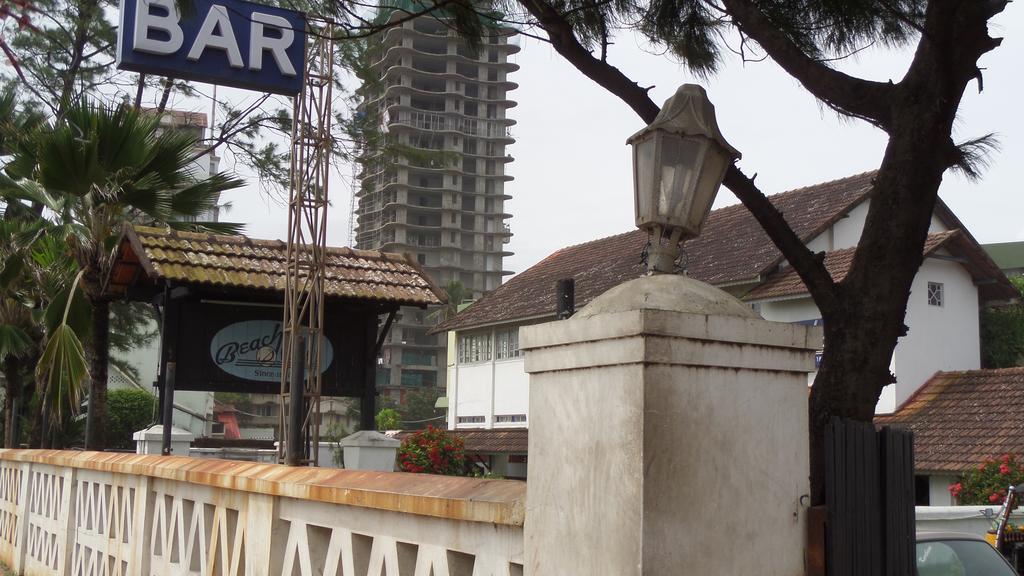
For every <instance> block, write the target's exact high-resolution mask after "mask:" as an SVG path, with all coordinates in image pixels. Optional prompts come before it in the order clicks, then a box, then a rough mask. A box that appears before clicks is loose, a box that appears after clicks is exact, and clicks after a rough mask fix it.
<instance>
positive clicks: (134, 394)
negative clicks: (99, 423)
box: [106, 388, 156, 450]
mask: <svg viewBox="0 0 1024 576" xmlns="http://www.w3.org/2000/svg"><path fill="white" fill-rule="evenodd" d="M155 408H156V397H155V396H153V395H152V394H150V393H149V392H145V391H143V390H137V389H134V388H127V389H122V390H111V391H110V392H108V393H107V429H106V439H107V448H112V449H115V450H118V449H122V450H130V449H133V448H135V442H134V441H133V440H132V434H134V433H135V432H137V431H139V430H142V429H143V428H146V427H147V426H149V425H150V423H152V422H153V414H154V409H155Z"/></svg>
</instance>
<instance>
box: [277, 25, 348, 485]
mask: <svg viewBox="0 0 1024 576" xmlns="http://www.w3.org/2000/svg"><path fill="white" fill-rule="evenodd" d="M309 27H310V31H309V40H308V41H307V45H306V67H305V70H304V75H305V81H304V84H303V88H302V92H301V93H300V94H299V95H298V96H297V97H296V98H295V100H294V108H293V110H294V112H293V122H294V123H293V126H292V148H291V152H292V162H291V188H290V190H289V200H288V208H289V210H288V248H287V270H286V271H285V301H284V319H283V323H282V326H283V331H284V340H283V342H282V358H281V395H280V399H279V400H280V405H281V410H280V414H281V418H280V430H281V436H280V438H279V440H280V442H279V443H278V458H279V459H280V460H281V461H283V462H286V463H288V464H291V465H300V464H312V465H314V466H316V465H318V462H317V452H318V450H317V447H318V446H319V441H320V419H319V413H320V381H321V374H320V372H321V371H320V365H321V363H320V358H321V354H322V352H323V351H322V349H321V347H322V338H321V335H322V334H323V322H324V274H325V265H326V262H325V256H326V249H327V206H328V179H329V177H330V155H331V147H332V146H331V101H332V88H333V84H334V38H333V32H334V29H333V25H332V23H330V22H325V21H312V22H310V25H309ZM303 375H305V377H304V378H303ZM295 386H298V387H300V388H301V392H300V389H299V388H294V387H295ZM299 414H301V418H300V417H299ZM299 445H302V446H304V447H305V449H300V448H299ZM310 447H312V449H310Z"/></svg>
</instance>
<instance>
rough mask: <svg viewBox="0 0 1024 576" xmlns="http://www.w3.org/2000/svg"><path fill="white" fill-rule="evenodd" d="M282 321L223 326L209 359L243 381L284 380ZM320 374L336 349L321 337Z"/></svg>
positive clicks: (211, 347) (332, 357) (212, 342)
mask: <svg viewBox="0 0 1024 576" xmlns="http://www.w3.org/2000/svg"><path fill="white" fill-rule="evenodd" d="M282 338H283V334H282V332H281V321H280V320H245V321H242V322H235V323H234V324H228V325H227V326H225V327H223V328H221V329H220V330H219V331H217V333H216V334H215V335H214V337H213V339H212V340H211V341H210V359H212V360H213V363H214V364H216V365H217V367H218V368H220V369H221V370H223V371H225V372H227V373H228V374H231V375H232V376H235V377H236V378H241V379H243V380H257V381H261V382H280V381H281V340H282ZM320 343H321V348H320V356H321V357H320V373H321V374H322V373H323V372H324V371H326V370H327V367H328V366H330V365H331V360H333V359H334V348H333V347H332V346H331V342H330V340H328V339H326V338H324V337H323V336H320Z"/></svg>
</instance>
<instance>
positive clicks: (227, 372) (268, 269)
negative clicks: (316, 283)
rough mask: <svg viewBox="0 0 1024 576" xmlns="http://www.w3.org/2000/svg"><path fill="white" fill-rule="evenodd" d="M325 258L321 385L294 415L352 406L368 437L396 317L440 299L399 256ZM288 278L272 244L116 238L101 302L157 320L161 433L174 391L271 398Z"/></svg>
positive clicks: (142, 235) (178, 236) (181, 235)
mask: <svg viewBox="0 0 1024 576" xmlns="http://www.w3.org/2000/svg"><path fill="white" fill-rule="evenodd" d="M324 256H325V260H326V262H325V278H324V300H325V310H324V318H325V321H324V327H323V334H322V336H321V340H320V346H321V361H320V370H321V378H322V384H321V390H320V394H313V395H310V394H307V395H306V398H305V399H304V401H305V402H306V403H308V404H309V405H308V406H307V408H309V409H308V410H303V411H302V412H303V413H304V414H310V413H311V414H319V410H318V408H319V401H320V396H321V395H324V396H347V397H354V398H359V399H360V400H361V410H360V412H361V423H362V428H363V429H364V430H371V429H373V427H374V413H375V409H374V397H375V395H376V366H377V356H378V353H379V351H380V347H381V346H382V344H383V343H384V339H385V338H386V336H387V333H388V331H389V330H390V327H391V323H392V321H393V320H394V317H395V314H396V313H397V312H398V310H399V308H400V307H402V306H419V307H423V308H425V307H427V306H432V305H439V304H443V303H444V300H445V296H444V293H443V292H442V291H441V290H440V289H439V288H438V287H437V286H436V285H435V284H434V283H433V282H432V281H431V280H430V279H429V278H428V277H427V276H426V274H424V272H423V271H422V270H421V269H420V268H419V267H418V266H417V265H416V264H415V263H414V262H413V261H412V260H411V259H410V258H408V257H406V256H404V255H398V254H389V253H383V252H378V251H368V250H353V249H350V248H328V249H327V250H326V252H325V255H324ZM285 269H286V246H285V243H284V242H281V241H278V240H256V239H253V238H248V237H245V236H221V235H214V234H205V233H195V232H179V231H172V230H169V229H160V228H147V227H142V226H130V225H128V226H126V227H125V228H124V232H123V234H122V236H121V239H120V241H119V243H118V245H117V248H116V254H115V258H114V262H113V265H112V267H111V270H110V274H109V276H108V278H107V284H106V295H107V296H108V297H110V298H111V299H119V298H124V299H128V300H134V301H141V302H151V303H152V304H153V305H154V306H155V307H156V309H157V312H158V315H159V319H160V328H161V345H160V369H159V373H158V388H159V390H160V405H161V414H162V415H164V416H163V417H162V419H161V423H164V422H166V423H169V422H170V414H171V412H170V409H169V408H170V407H171V406H172V405H173V398H174V390H176V389H177V390H201V391H215V392H220V391H223V392H242V393H259V394H279V393H280V391H281V386H280V383H281V355H282V343H283V340H284V337H283V330H282V326H281V320H282V309H281V307H282V305H283V303H284V286H285ZM382 317H384V318H385V319H384V322H383V326H381V319H382ZM282 400H284V399H282ZM282 412H283V411H282ZM310 420H313V421H312V422H311V421H310ZM282 424H284V423H282ZM284 428H285V427H284V426H283V425H282V426H281V427H280V428H279V429H281V430H284ZM164 429H165V431H170V426H165V427H164ZM303 431H304V432H303V442H302V443H303V444H304V451H305V454H306V455H307V460H308V459H309V457H312V458H313V459H314V460H313V461H312V463H313V464H316V462H315V458H316V456H315V455H316V452H317V451H316V450H309V447H310V445H311V444H313V443H314V442H316V441H318V440H319V430H318V422H317V421H316V419H311V418H307V419H306V422H304V423H303ZM279 440H280V441H284V440H285V439H284V438H279ZM168 448H169V445H168V446H165V450H167V449H168Z"/></svg>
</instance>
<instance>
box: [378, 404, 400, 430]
mask: <svg viewBox="0 0 1024 576" xmlns="http://www.w3.org/2000/svg"><path fill="white" fill-rule="evenodd" d="M374 421H375V422H376V424H377V430H398V429H399V428H400V427H401V426H402V423H401V422H400V421H399V416H398V410H395V409H394V408H383V409H381V411H380V412H377V416H376V417H374Z"/></svg>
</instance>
